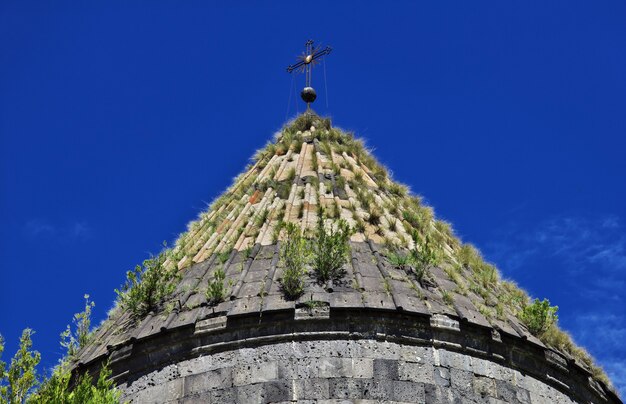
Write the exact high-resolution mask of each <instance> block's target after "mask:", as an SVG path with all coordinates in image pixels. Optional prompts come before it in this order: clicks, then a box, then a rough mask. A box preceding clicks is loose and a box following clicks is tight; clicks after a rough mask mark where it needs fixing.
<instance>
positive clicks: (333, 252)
mask: <svg viewBox="0 0 626 404" xmlns="http://www.w3.org/2000/svg"><path fill="white" fill-rule="evenodd" d="M351 234H352V230H351V229H350V226H349V225H348V223H347V222H346V221H345V220H338V221H336V222H334V223H333V226H330V229H327V228H326V226H325V225H324V220H323V219H322V218H321V217H320V220H319V221H318V223H317V235H316V238H315V241H314V243H313V267H314V269H315V274H316V275H317V279H318V281H320V282H327V281H328V280H331V279H333V280H334V279H338V278H340V277H341V276H342V273H341V268H342V267H343V265H344V264H345V263H346V262H347V259H348V253H349V251H350V244H349V243H348V240H349V239H350V235H351Z"/></svg>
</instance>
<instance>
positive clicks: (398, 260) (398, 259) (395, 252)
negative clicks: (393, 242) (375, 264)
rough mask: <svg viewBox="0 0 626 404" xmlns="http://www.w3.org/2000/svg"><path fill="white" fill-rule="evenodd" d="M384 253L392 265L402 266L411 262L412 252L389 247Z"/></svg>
mask: <svg viewBox="0 0 626 404" xmlns="http://www.w3.org/2000/svg"><path fill="white" fill-rule="evenodd" d="M386 255H387V259H388V260H389V262H390V263H391V264H392V265H393V266H396V267H404V266H407V265H412V264H413V257H412V254H410V253H409V252H408V251H405V250H402V249H400V248H393V249H389V251H388V252H387V254H386Z"/></svg>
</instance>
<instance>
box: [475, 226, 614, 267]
mask: <svg viewBox="0 0 626 404" xmlns="http://www.w3.org/2000/svg"><path fill="white" fill-rule="evenodd" d="M497 237H498V240H497V241H493V242H490V243H487V245H486V251H485V252H486V253H487V254H488V256H489V257H490V258H491V259H493V260H494V261H496V262H499V263H500V264H501V266H503V269H505V270H509V271H511V272H514V271H515V270H517V269H519V268H521V267H523V266H524V265H525V264H526V263H527V262H528V261H529V260H532V259H536V258H537V257H538V256H541V257H557V258H559V259H560V260H561V261H563V262H565V263H566V264H567V266H568V267H569V268H570V271H583V270H587V269H589V268H590V267H593V268H596V269H597V268H601V269H602V270H603V271H608V272H620V273H621V272H624V271H625V270H626V236H624V229H623V226H622V225H621V223H620V221H619V219H618V218H617V217H615V216H607V217H603V218H596V219H590V218H584V217H578V216H562V217H555V218H552V219H550V220H547V221H544V222H542V223H539V224H538V225H536V226H534V227H533V228H530V229H529V228H523V227H522V226H520V225H518V224H516V223H510V224H508V225H506V226H505V227H504V228H503V229H501V230H500V231H499V233H498V234H497Z"/></svg>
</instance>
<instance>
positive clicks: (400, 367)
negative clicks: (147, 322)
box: [125, 339, 574, 404]
mask: <svg viewBox="0 0 626 404" xmlns="http://www.w3.org/2000/svg"><path fill="white" fill-rule="evenodd" d="M125 392H126V396H125V399H127V400H132V402H135V403H144V402H148V403H151V402H154V403H156V402H176V400H178V402H181V403H194V402H211V403H213V402H219V403H241V402H245V403H278V402H293V401H294V400H295V401H296V402H299V403H307V402H316V403H320V402H337V403H338V402H372V403H374V402H398V403H401V402H402V403H485V402H493V403H498V402H506V403H524V404H526V403H528V404H531V403H532V404H534V403H552V402H554V403H572V402H574V401H572V400H571V399H570V398H569V397H568V396H567V395H566V394H564V393H563V392H560V391H558V390H556V389H555V388H554V387H552V386H550V385H547V384H545V383H543V382H541V381H539V380H538V379H536V378H534V377H531V376H528V375H523V374H522V373H520V372H518V371H516V370H513V369H510V368H507V367H505V366H502V365H501V364H498V363H496V362H493V361H488V360H486V359H482V358H476V357H471V356H468V355H466V354H463V353H459V352H455V351H450V350H447V349H437V348H432V347H423V346H411V345H405V344H398V343H393V342H386V341H376V340H371V339H363V340H312V341H299V342H295V341H294V342H275V343H273V344H270V345H262V346H256V347H250V348H238V349H234V350H226V351H223V352H217V353H214V354H212V355H206V356H200V357H198V358H193V359H188V360H184V361H181V362H180V363H177V364H172V365H168V366H166V367H164V368H163V369H162V370H159V371H155V372H152V373H149V374H147V375H145V376H142V377H140V378H139V379H137V380H135V381H134V382H133V383H132V384H128V385H127V386H126V387H125ZM345 400H347V401H345Z"/></svg>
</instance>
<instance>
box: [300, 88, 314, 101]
mask: <svg viewBox="0 0 626 404" xmlns="http://www.w3.org/2000/svg"><path fill="white" fill-rule="evenodd" d="M300 97H302V100H303V101H304V102H306V103H307V104H308V103H311V102H313V101H315V99H316V98H317V94H316V93H315V90H314V89H313V87H304V88H303V89H302V92H301V93H300Z"/></svg>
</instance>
